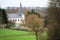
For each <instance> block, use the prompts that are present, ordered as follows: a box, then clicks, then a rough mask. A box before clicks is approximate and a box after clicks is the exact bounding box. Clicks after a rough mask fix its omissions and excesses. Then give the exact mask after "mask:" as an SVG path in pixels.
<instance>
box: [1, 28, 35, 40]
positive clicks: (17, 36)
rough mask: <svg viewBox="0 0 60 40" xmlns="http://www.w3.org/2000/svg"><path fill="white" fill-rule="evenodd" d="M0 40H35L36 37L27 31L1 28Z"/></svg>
mask: <svg viewBox="0 0 60 40" xmlns="http://www.w3.org/2000/svg"><path fill="white" fill-rule="evenodd" d="M29 38H31V39H29ZM0 40H35V36H34V35H30V32H27V31H17V30H11V29H5V28H0Z"/></svg>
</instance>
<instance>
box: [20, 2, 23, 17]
mask: <svg viewBox="0 0 60 40" xmlns="http://www.w3.org/2000/svg"><path fill="white" fill-rule="evenodd" d="M22 14H23V10H22V5H21V2H20V7H19V16H22Z"/></svg>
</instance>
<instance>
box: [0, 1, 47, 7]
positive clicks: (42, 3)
mask: <svg viewBox="0 0 60 40" xmlns="http://www.w3.org/2000/svg"><path fill="white" fill-rule="evenodd" d="M20 2H21V3H22V6H23V7H47V5H48V0H0V7H1V8H5V7H19V6H20Z"/></svg>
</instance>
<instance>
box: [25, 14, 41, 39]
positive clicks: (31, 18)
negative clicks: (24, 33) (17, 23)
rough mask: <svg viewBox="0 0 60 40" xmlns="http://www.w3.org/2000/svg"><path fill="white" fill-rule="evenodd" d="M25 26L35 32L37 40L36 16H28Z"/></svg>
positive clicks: (37, 25) (37, 20)
mask: <svg viewBox="0 0 60 40" xmlns="http://www.w3.org/2000/svg"><path fill="white" fill-rule="evenodd" d="M26 26H27V27H29V28H31V29H32V30H33V31H34V32H35V35H36V40H39V37H38V35H39V34H38V33H39V28H40V22H39V18H38V16H37V15H35V14H31V15H29V16H28V18H27V23H26Z"/></svg>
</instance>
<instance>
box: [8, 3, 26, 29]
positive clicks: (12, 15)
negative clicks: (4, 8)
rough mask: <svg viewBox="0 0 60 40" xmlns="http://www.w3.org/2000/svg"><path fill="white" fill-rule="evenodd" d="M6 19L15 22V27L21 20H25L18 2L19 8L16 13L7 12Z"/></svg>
mask: <svg viewBox="0 0 60 40" xmlns="http://www.w3.org/2000/svg"><path fill="white" fill-rule="evenodd" d="M7 16H8V20H9V21H12V22H14V23H15V27H16V28H18V27H19V26H20V24H21V23H22V21H25V15H24V14H23V10H22V5H21V3H20V8H19V11H18V13H17V14H15V13H9V14H7Z"/></svg>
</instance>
